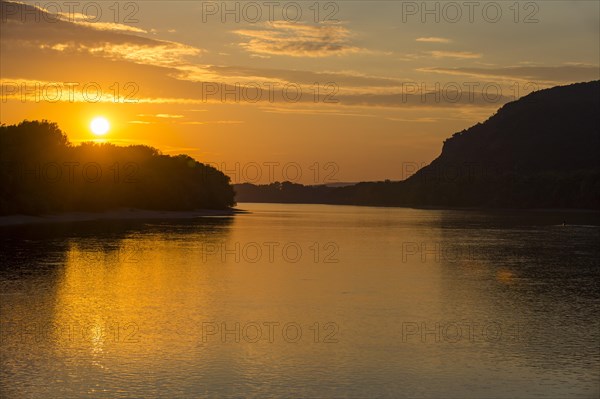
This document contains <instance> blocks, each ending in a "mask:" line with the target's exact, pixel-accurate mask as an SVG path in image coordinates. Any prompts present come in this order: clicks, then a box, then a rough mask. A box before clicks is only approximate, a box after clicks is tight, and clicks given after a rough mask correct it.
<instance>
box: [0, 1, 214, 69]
mask: <svg viewBox="0 0 600 399" xmlns="http://www.w3.org/2000/svg"><path fill="white" fill-rule="evenodd" d="M1 4H2V9H3V10H10V12H8V11H6V12H4V13H3V15H2V25H3V26H2V37H1V39H0V40H1V43H2V49H3V51H9V50H11V49H13V48H19V49H30V50H31V51H35V50H38V51H39V50H49V51H58V52H63V53H67V52H68V53H87V54H91V55H95V56H103V57H108V58H111V59H124V60H129V61H132V62H136V63H140V64H149V65H159V66H173V65H180V64H182V63H185V62H186V59H187V57H191V56H198V55H200V54H202V52H203V50H201V49H198V48H195V47H192V46H188V45H185V44H182V43H176V42H171V41H165V40H157V39H152V38H148V37H143V36H138V35H135V34H133V33H143V32H145V31H144V30H142V29H139V28H134V27H131V26H128V25H123V24H115V23H107V22H90V21H89V18H88V17H86V16H84V15H80V14H69V15H68V16H65V15H59V14H50V13H48V12H47V11H45V10H44V9H42V8H39V7H35V6H31V5H27V4H23V3H15V2H6V1H2V2H1ZM9 6H10V7H9Z"/></svg>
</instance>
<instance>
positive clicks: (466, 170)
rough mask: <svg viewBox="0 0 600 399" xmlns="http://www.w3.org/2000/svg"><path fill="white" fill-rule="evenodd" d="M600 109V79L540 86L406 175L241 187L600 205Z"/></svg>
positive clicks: (503, 203)
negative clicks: (347, 182) (340, 183)
mask: <svg viewBox="0 0 600 399" xmlns="http://www.w3.org/2000/svg"><path fill="white" fill-rule="evenodd" d="M599 109H600V81H594V82H589V83H577V84H573V85H569V86H559V87H554V88H551V89H546V90H541V91H538V92H535V93H532V94H530V95H528V96H526V97H523V98H521V99H520V100H517V101H514V102H511V103H508V104H506V105H504V106H503V107H502V108H500V109H499V110H498V112H497V113H496V114H495V115H493V116H492V117H491V118H489V119H488V120H487V121H485V122H484V123H478V124H477V125H475V126H473V127H471V128H469V129H466V130H463V131H462V132H458V133H456V134H454V135H453V136H452V137H451V138H449V139H447V140H446V141H445V142H444V146H443V149H442V153H441V154H440V156H439V157H438V158H436V159H435V160H434V161H433V162H431V164H429V165H428V166H426V167H424V168H422V169H421V170H419V171H418V172H417V173H416V174H415V175H413V176H411V177H410V178H408V179H407V180H405V181H402V182H367V183H359V184H356V185H353V186H348V187H339V188H331V187H318V188H315V187H312V188H310V193H309V195H299V194H298V193H301V192H302V190H301V189H300V188H299V187H298V186H297V185H293V186H291V185H287V186H282V187H274V186H273V185H269V186H258V187H257V186H250V185H238V186H236V190H237V192H238V197H237V200H238V201H240V202H244V201H265V199H266V200H267V202H277V200H276V199H275V198H274V195H273V193H276V195H275V197H282V198H285V199H286V201H284V202H311V203H316V202H318V203H337V204H355V205H382V206H442V207H444V206H450V207H455V206H456V207H509V208H592V209H593V208H596V209H597V208H600V156H598V154H600V117H599V114H598V110H599ZM286 187H289V188H290V189H292V188H293V190H294V192H295V193H296V194H297V198H298V201H292V200H291V198H290V196H289V195H286V193H285V192H283V191H285V189H286ZM306 190H309V188H306ZM271 199H273V201H271ZM303 199H305V200H303Z"/></svg>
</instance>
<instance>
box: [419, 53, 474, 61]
mask: <svg viewBox="0 0 600 399" xmlns="http://www.w3.org/2000/svg"><path fill="white" fill-rule="evenodd" d="M428 54H429V55H431V56H432V57H433V58H456V59H462V60H470V59H476V58H481V57H482V54H479V53H472V52H470V51H429V52H428Z"/></svg>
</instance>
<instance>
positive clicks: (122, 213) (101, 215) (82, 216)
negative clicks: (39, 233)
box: [0, 208, 246, 226]
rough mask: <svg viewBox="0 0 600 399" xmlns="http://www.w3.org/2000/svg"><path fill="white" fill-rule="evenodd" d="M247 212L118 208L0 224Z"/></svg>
mask: <svg viewBox="0 0 600 399" xmlns="http://www.w3.org/2000/svg"><path fill="white" fill-rule="evenodd" d="M239 213H246V211H243V210H240V209H234V208H230V209H222V210H217V209H198V210H195V211H151V210H143V209H117V210H112V211H106V212H65V213H59V214H51V215H43V216H32V215H9V216H0V226H18V225H23V224H39V223H71V222H89V221H94V220H160V219H194V218H199V217H210V216H233V215H236V214H239Z"/></svg>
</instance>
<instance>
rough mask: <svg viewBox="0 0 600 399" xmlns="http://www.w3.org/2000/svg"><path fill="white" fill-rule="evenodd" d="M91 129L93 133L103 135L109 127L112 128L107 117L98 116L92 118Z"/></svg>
mask: <svg viewBox="0 0 600 399" xmlns="http://www.w3.org/2000/svg"><path fill="white" fill-rule="evenodd" d="M90 129H92V133H94V134H96V135H98V136H101V135H103V134H106V132H108V129H110V124H109V123H108V121H107V120H106V118H102V117H98V118H94V120H92V123H90Z"/></svg>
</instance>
